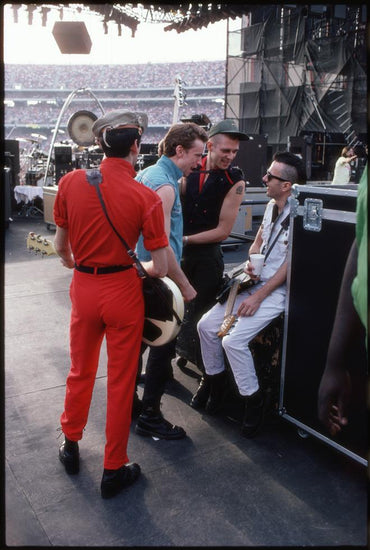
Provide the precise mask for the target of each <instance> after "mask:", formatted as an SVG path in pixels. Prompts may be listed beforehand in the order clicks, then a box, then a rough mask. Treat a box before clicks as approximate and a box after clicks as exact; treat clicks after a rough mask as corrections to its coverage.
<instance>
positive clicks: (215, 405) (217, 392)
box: [205, 371, 226, 414]
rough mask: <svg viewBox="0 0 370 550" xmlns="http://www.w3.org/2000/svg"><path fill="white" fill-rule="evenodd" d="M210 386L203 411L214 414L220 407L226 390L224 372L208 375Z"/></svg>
mask: <svg viewBox="0 0 370 550" xmlns="http://www.w3.org/2000/svg"><path fill="white" fill-rule="evenodd" d="M209 379H210V383H211V387H210V392H209V398H208V401H207V404H206V408H205V411H206V413H208V414H216V413H218V411H219V410H220V409H221V408H222V406H223V403H224V397H225V392H226V372H225V371H222V372H220V373H218V374H213V375H212V376H209Z"/></svg>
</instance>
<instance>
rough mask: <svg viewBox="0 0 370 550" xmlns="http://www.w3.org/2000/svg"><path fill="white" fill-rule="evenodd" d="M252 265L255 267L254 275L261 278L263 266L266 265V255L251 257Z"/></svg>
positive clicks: (253, 255)
mask: <svg viewBox="0 0 370 550" xmlns="http://www.w3.org/2000/svg"><path fill="white" fill-rule="evenodd" d="M249 259H250V263H251V264H252V266H253V269H254V274H255V275H256V276H257V277H259V276H260V275H261V272H262V268H263V264H264V263H265V255H264V254H251V255H250V256H249Z"/></svg>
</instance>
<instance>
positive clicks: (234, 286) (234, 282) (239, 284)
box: [217, 264, 254, 338]
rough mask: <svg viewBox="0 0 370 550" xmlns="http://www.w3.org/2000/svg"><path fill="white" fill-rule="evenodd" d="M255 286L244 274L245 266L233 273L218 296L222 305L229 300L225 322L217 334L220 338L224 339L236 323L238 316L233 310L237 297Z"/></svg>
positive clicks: (242, 265)
mask: <svg viewBox="0 0 370 550" xmlns="http://www.w3.org/2000/svg"><path fill="white" fill-rule="evenodd" d="M253 284H254V283H253V281H252V279H251V278H250V277H249V275H247V274H246V273H244V264H241V265H240V266H238V267H237V268H236V269H235V270H234V271H233V273H232V275H231V277H230V278H229V281H228V282H227V285H226V287H225V288H224V289H223V290H222V292H221V293H220V294H219V296H217V300H218V302H219V303H220V304H223V303H224V302H225V301H226V299H227V302H226V307H225V316H224V320H223V322H222V325H221V327H220V330H219V332H218V333H217V336H218V337H219V338H223V337H224V336H225V335H226V334H227V333H228V332H229V330H230V329H231V327H232V326H233V324H234V323H235V321H236V317H237V316H236V315H235V314H233V308H234V304H235V300H236V297H237V295H238V294H239V292H242V290H245V289H246V288H249V287H251V286H253Z"/></svg>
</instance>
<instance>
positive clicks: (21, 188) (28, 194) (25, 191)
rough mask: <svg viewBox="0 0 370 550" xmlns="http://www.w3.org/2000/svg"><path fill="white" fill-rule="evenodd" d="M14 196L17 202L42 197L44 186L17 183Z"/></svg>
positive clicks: (25, 201) (26, 201)
mask: <svg viewBox="0 0 370 550" xmlns="http://www.w3.org/2000/svg"><path fill="white" fill-rule="evenodd" d="M14 196H15V200H16V201H17V203H19V202H24V203H25V204H27V203H28V202H31V201H33V199H34V198H35V197H40V198H41V199H42V198H43V196H44V192H43V189H42V187H37V186H36V185H16V186H15V187H14Z"/></svg>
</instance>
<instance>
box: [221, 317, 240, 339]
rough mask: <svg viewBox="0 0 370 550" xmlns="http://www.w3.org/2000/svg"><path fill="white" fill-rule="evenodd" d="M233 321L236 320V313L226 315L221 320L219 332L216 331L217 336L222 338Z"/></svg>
mask: <svg viewBox="0 0 370 550" xmlns="http://www.w3.org/2000/svg"><path fill="white" fill-rule="evenodd" d="M235 321H236V315H232V314H230V315H227V316H226V317H225V318H224V320H223V323H222V325H221V327H220V330H219V332H218V333H217V336H218V337H219V338H223V337H224V336H226V334H227V333H228V332H229V330H230V329H231V327H232V326H233V324H234V323H235Z"/></svg>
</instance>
